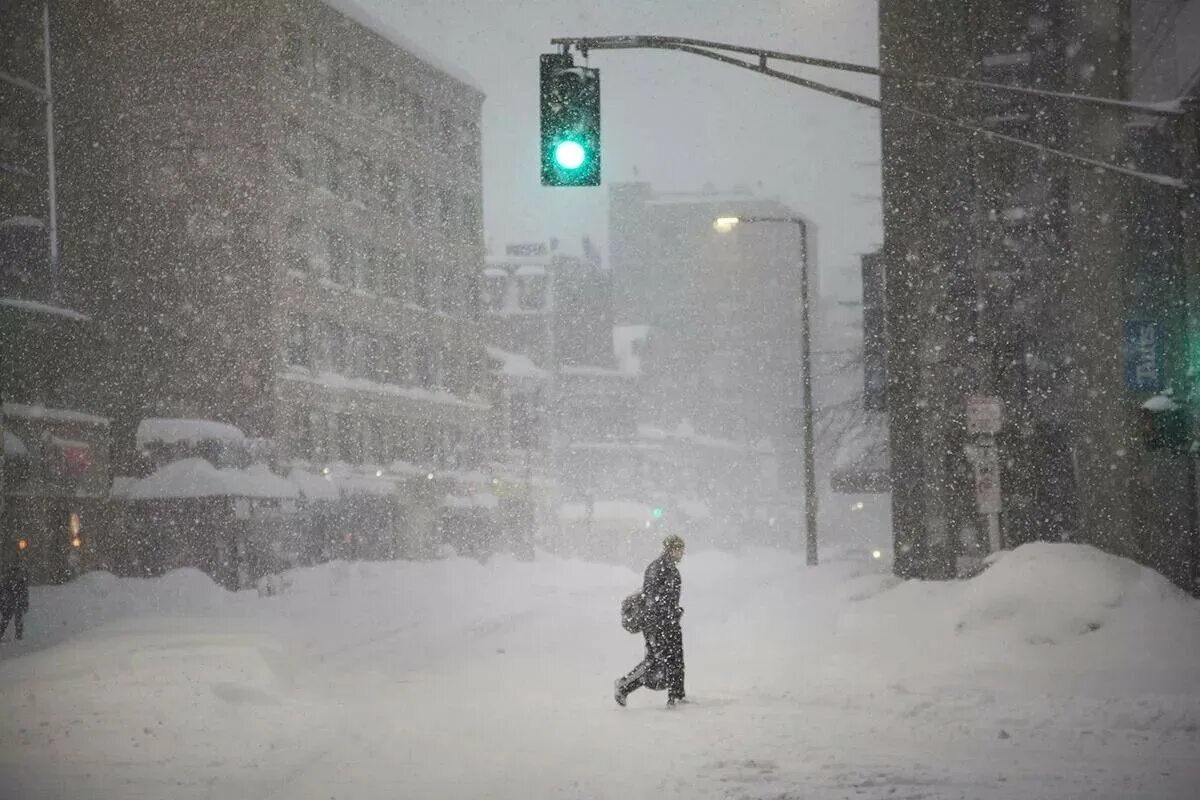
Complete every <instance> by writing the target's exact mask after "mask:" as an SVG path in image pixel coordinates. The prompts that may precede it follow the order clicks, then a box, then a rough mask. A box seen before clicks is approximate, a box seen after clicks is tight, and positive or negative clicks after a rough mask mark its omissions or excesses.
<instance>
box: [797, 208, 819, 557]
mask: <svg viewBox="0 0 1200 800" xmlns="http://www.w3.org/2000/svg"><path fill="white" fill-rule="evenodd" d="M794 222H795V223H796V227H797V229H798V231H799V234H800V334H801V337H802V341H801V343H800V348H801V349H800V360H801V361H802V362H803V364H804V384H803V386H804V551H805V560H806V563H807V564H808V566H810V567H815V566H816V565H817V475H816V457H815V448H816V443H815V442H813V399H812V347H811V344H810V341H811V338H812V325H811V321H810V314H809V308H808V231H807V229H806V228H805V227H804V221H803V220H794Z"/></svg>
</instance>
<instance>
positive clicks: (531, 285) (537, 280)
mask: <svg viewBox="0 0 1200 800" xmlns="http://www.w3.org/2000/svg"><path fill="white" fill-rule="evenodd" d="M519 280H520V290H519V292H518V298H517V301H518V303H520V306H521V310H523V311H537V310H538V309H540V308H541V307H542V305H543V304H544V303H545V296H546V278H545V277H543V276H541V275H524V276H522V277H521V278H520V279H519Z"/></svg>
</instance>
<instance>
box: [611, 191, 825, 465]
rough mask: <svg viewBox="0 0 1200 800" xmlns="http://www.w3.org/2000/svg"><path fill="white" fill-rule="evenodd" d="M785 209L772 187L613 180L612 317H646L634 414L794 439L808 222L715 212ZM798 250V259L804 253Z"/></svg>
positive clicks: (738, 435) (812, 292)
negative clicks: (767, 190)
mask: <svg viewBox="0 0 1200 800" xmlns="http://www.w3.org/2000/svg"><path fill="white" fill-rule="evenodd" d="M737 215H740V216H751V215H757V216H772V217H785V218H790V217H796V216H797V214H796V213H795V212H793V211H792V210H791V209H789V208H787V207H786V206H785V205H783V204H782V203H780V202H779V201H778V200H775V199H765V198H758V197H755V196H754V195H752V194H750V193H748V192H743V191H736V192H732V193H717V192H700V193H695V194H668V193H662V192H656V191H655V190H654V189H653V188H652V187H651V186H650V185H649V184H645V183H627V184H616V185H614V186H613V187H612V189H611V195H610V214H609V224H610V233H609V242H610V248H611V255H610V259H609V261H610V267H611V269H612V273H613V280H614V283H615V289H614V295H615V316H616V320H617V322H618V324H621V325H631V324H641V325H650V326H652V328H653V337H652V346H651V348H650V349H651V353H650V355H649V356H648V361H651V362H653V367H652V368H650V369H649V370H648V374H649V375H653V376H654V380H655V382H656V386H651V387H648V388H647V392H648V396H647V409H646V420H647V421H648V422H654V423H657V424H659V425H662V426H665V427H668V428H674V426H675V425H677V424H678V423H679V422H680V421H683V420H687V421H688V422H689V423H690V424H691V425H694V426H695V428H696V429H697V430H700V431H704V432H705V433H707V434H710V435H713V436H718V437H723V438H728V439H737V440H741V441H758V440H759V439H761V438H763V437H769V438H771V439H773V440H775V441H776V442H789V441H791V442H794V441H795V439H796V438H797V436H798V434H799V432H800V407H801V404H800V401H799V397H800V381H801V375H802V372H801V365H800V359H799V352H800V346H799V344H800V333H799V331H800V304H799V294H800V291H799V285H800V284H799V281H800V270H801V269H802V268H806V269H808V270H809V275H810V285H809V297H810V302H811V303H812V306H813V308H816V306H817V298H818V297H819V295H820V291H819V280H818V279H817V276H818V274H819V270H818V269H817V267H816V265H815V264H814V263H813V261H812V259H813V254H814V253H815V251H816V246H815V232H814V230H813V228H812V226H811V225H808V224H806V225H805V226H804V227H803V230H801V231H798V230H797V228H796V226H792V225H765V224H763V225H743V226H740V227H739V228H737V229H735V230H734V231H732V232H730V233H725V234H722V233H718V232H717V231H716V230H714V227H713V221H714V220H715V219H716V218H717V217H726V216H737ZM806 262H807V263H806Z"/></svg>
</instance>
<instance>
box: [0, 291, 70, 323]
mask: <svg viewBox="0 0 1200 800" xmlns="http://www.w3.org/2000/svg"><path fill="white" fill-rule="evenodd" d="M0 306H7V307H8V308H15V309H17V310H18V311H28V312H31V313H34V314H49V315H51V316H55V317H65V318H66V319H71V320H75V321H77V322H88V321H89V320H91V317H89V316H88V315H87V314H81V313H79V312H78V311H75V310H73V309H70V308H63V307H62V306H53V305H50V304H49V303H39V302H38V301H36V300H22V299H21V298H19V297H0Z"/></svg>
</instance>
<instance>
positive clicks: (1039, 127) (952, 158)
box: [880, 0, 1187, 577]
mask: <svg viewBox="0 0 1200 800" xmlns="http://www.w3.org/2000/svg"><path fill="white" fill-rule="evenodd" d="M1129 43H1130V20H1129V17H1128V6H1127V4H1123V3H1104V2H1095V1H1094V0H1073V2H1068V3H1057V2H1047V1H1043V2H1032V3H1031V2H1027V1H1026V0H1012V2H999V3H996V2H989V3H981V2H974V1H972V2H953V3H951V2H935V3H928V2H915V1H913V0H884V2H881V3H880V63H881V65H882V66H883V67H884V68H885V69H888V70H890V71H893V72H895V73H897V74H908V75H915V74H932V75H948V76H955V77H966V78H975V79H979V80H983V81H989V82H992V83H1003V84H1012V85H1020V86H1028V87H1034V88H1044V89H1052V90H1056V91H1061V92H1068V93H1076V94H1081V95H1089V96H1100V97H1110V98H1122V97H1126V96H1128V82H1129V79H1130V75H1131V66H1130V65H1131V54H1130V47H1129ZM882 97H883V99H884V100H885V102H886V103H888V105H886V106H885V108H884V110H883V112H882V117H881V125H882V145H883V180H884V228H885V241H884V256H883V257H884V269H885V271H886V276H887V284H886V285H887V291H886V296H885V314H884V316H885V326H886V331H887V332H886V336H887V342H888V348H887V351H888V352H887V355H888V363H887V373H888V385H887V389H888V391H887V406H888V413H889V419H890V431H891V434H890V435H891V447H890V456H891V470H892V487H893V524H894V530H895V545H896V568H897V571H898V572H899V573H901V574H904V575H912V576H921V577H937V576H945V575H951V574H954V572H955V569H956V562H958V560H959V558H960V557H961V556H964V555H971V554H974V553H978V552H980V551H981V550H986V549H987V548H988V547H989V546H990V543H989V541H988V535H987V533H986V524H985V523H986V522H987V520H986V519H985V517H986V516H988V515H989V514H991V513H993V512H994V513H995V515H996V519H997V521H998V523H999V525H1000V528H1001V530H1000V531H999V532H1000V535H1001V542H1002V544H1004V545H1005V546H1013V545H1016V544H1020V543H1022V542H1025V541H1029V540H1030V539H1052V540H1063V539H1066V540H1074V541H1087V542H1091V543H1094V544H1096V545H1098V546H1101V547H1104V548H1106V549H1109V550H1113V551H1116V552H1120V553H1124V554H1127V555H1131V556H1134V557H1137V558H1140V559H1142V560H1144V561H1148V562H1151V563H1155V562H1156V561H1157V560H1158V559H1157V557H1156V556H1155V555H1154V554H1153V550H1154V549H1155V547H1156V545H1155V539H1156V538H1159V537H1160V534H1159V533H1156V532H1155V531H1160V530H1162V528H1161V525H1160V523H1159V522H1156V521H1155V519H1154V518H1155V516H1156V514H1158V512H1157V511H1155V509H1156V508H1160V507H1162V506H1164V505H1174V506H1175V510H1172V511H1170V512H1168V513H1167V515H1168V516H1170V517H1172V518H1173V519H1175V520H1176V522H1173V523H1170V524H1171V525H1177V524H1178V520H1179V515H1178V509H1180V507H1181V506H1180V503H1186V502H1187V501H1186V499H1185V498H1184V497H1183V496H1180V495H1178V494H1177V493H1175V492H1168V493H1164V492H1163V491H1162V490H1161V487H1160V486H1158V485H1156V483H1155V481H1154V479H1153V475H1154V474H1156V472H1157V471H1159V470H1161V469H1162V464H1161V458H1162V456H1161V455H1159V454H1156V453H1152V452H1150V451H1149V450H1148V449H1147V447H1146V444H1145V442H1143V441H1142V440H1141V439H1140V438H1139V437H1138V430H1139V428H1138V424H1139V419H1140V417H1141V414H1142V405H1143V404H1144V403H1145V402H1146V401H1147V400H1148V399H1149V398H1150V397H1151V396H1153V395H1154V394H1155V393H1156V392H1158V391H1160V390H1161V389H1164V388H1166V386H1165V384H1161V381H1160V382H1158V383H1156V385H1154V386H1151V385H1150V383H1145V384H1138V385H1136V386H1135V385H1133V384H1131V383H1130V382H1129V380H1128V379H1127V367H1128V366H1129V363H1130V355H1129V348H1128V346H1127V342H1126V339H1127V331H1128V330H1129V325H1130V323H1131V322H1135V321H1137V320H1139V319H1140V318H1141V315H1142V313H1143V312H1142V311H1141V310H1139V308H1138V307H1137V303H1136V301H1134V300H1132V299H1131V298H1132V297H1133V296H1134V284H1135V283H1136V279H1135V278H1134V274H1135V272H1136V271H1135V270H1132V269H1131V267H1130V264H1131V258H1132V257H1133V256H1134V254H1135V253H1136V247H1137V246H1136V243H1135V242H1134V241H1133V240H1132V239H1131V237H1130V236H1129V231H1130V229H1131V226H1130V225H1129V224H1127V222H1128V220H1129V217H1128V214H1129V212H1130V209H1129V198H1130V193H1131V191H1132V188H1131V187H1132V186H1133V185H1134V182H1132V181H1130V180H1128V179H1126V178H1123V177H1120V176H1114V175H1112V174H1110V173H1102V172H1099V171H1097V170H1094V169H1091V168H1088V167H1086V166H1082V165H1077V164H1073V163H1070V162H1067V161H1065V160H1062V159H1060V158H1056V157H1053V156H1051V155H1049V154H1047V153H1037V152H1033V151H1031V150H1029V149H1026V148H1022V147H1016V146H1013V145H1012V144H1009V143H1005V142H1003V141H1000V140H998V139H991V138H987V137H983V136H973V135H970V134H966V133H964V132H962V131H960V130H957V129H955V128H952V127H948V126H940V125H937V124H935V123H932V122H931V121H930V120H928V119H927V118H924V117H920V116H918V115H914V114H912V113H910V112H909V111H907V110H905V107H908V108H922V109H927V110H932V111H935V112H936V113H939V114H942V115H944V116H952V117H957V118H959V119H968V120H973V121H975V123H976V124H977V125H978V126H979V127H981V128H984V129H988V130H992V131H996V132H997V133H1003V134H1007V135H1010V136H1015V137H1018V138H1021V139H1025V140H1029V141H1035V142H1038V143H1041V144H1043V145H1046V146H1048V147H1053V148H1058V149H1061V150H1067V151H1071V152H1075V153H1079V154H1081V155H1084V156H1089V157H1092V158H1096V159H1099V160H1103V161H1107V162H1121V161H1124V160H1126V159H1127V157H1128V154H1129V150H1128V148H1129V146H1130V141H1131V129H1132V128H1136V127H1137V126H1136V123H1137V119H1136V118H1135V117H1134V115H1131V114H1128V113H1125V112H1123V111H1119V110H1118V111H1114V110H1112V109H1103V108H1096V107H1093V106H1089V105H1084V104H1078V103H1069V102H1065V101H1063V100H1061V98H1049V97H1033V96H1030V95H1027V94H1026V95H1020V94H1013V93H1008V92H1001V91H989V90H982V89H978V88H967V87H963V86H961V85H959V86H950V85H948V84H944V83H941V84H936V85H935V84H930V83H926V82H911V81H904V80H902V79H898V78H889V79H885V80H884V81H883V83H882ZM1131 123H1134V124H1133V125H1132V126H1131ZM1158 384H1161V385H1158ZM973 397H984V398H995V399H996V400H998V401H999V404H1000V406H1002V408H1003V419H1002V425H1001V428H1000V431H999V433H998V435H997V436H996V437H995V438H994V440H993V439H988V438H986V436H985V437H984V438H980V435H979V434H978V433H977V432H975V431H971V430H969V429H968V414H967V408H968V400H969V399H970V398H973ZM976 407H977V408H978V407H980V406H978V405H977V406H976ZM988 424H989V425H990V423H988ZM992 445H994V446H995V449H990V448H991V447H992ZM981 446H983V447H984V448H985V449H988V450H989V453H990V455H991V456H995V461H994V462H993V463H995V464H996V465H997V466H998V468H999V484H998V486H999V493H996V492H995V487H996V485H997V484H996V483H995V481H993V480H991V479H988V480H986V481H984V480H977V479H976V478H977V477H978V476H977V475H976V474H975V473H976V472H977V470H978V469H979V463H980V462H979V461H978V458H979V454H980V447H981ZM997 454H998V455H997ZM969 457H970V458H969ZM971 459H976V460H975V461H974V462H972V460H971ZM997 501H998V502H997Z"/></svg>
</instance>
